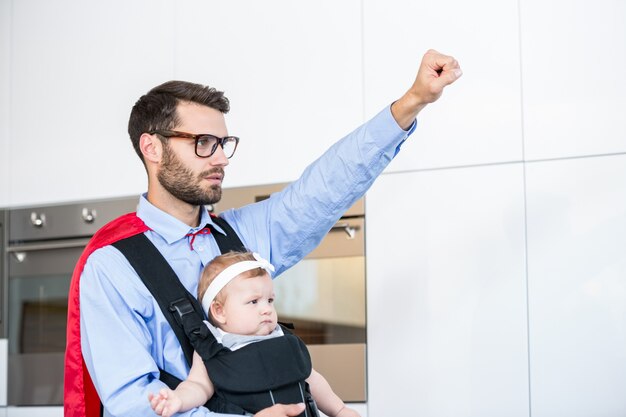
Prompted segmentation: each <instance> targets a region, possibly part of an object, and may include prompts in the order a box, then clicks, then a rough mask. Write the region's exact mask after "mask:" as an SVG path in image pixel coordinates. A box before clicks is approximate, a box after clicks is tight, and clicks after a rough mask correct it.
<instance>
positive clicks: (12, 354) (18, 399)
mask: <svg viewBox="0 0 626 417" xmlns="http://www.w3.org/2000/svg"><path fill="white" fill-rule="evenodd" d="M86 243H87V240H85V239H76V240H67V241H60V242H54V243H38V244H25V245H19V246H13V247H11V246H9V249H8V252H9V256H8V276H9V285H8V315H7V317H8V323H7V324H8V335H9V337H8V340H9V346H8V351H9V364H8V380H9V381H10V384H8V404H9V405H62V404H63V357H64V352H65V339H66V329H67V325H66V322H67V298H68V292H69V285H70V280H71V275H72V269H73V267H74V265H76V262H77V260H78V258H79V256H80V254H81V252H82V250H83V249H84V247H85V245H86Z"/></svg>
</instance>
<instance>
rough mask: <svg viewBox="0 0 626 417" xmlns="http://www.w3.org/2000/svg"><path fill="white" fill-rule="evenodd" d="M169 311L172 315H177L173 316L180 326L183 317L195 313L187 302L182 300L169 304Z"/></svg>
mask: <svg viewBox="0 0 626 417" xmlns="http://www.w3.org/2000/svg"><path fill="white" fill-rule="evenodd" d="M170 311H171V312H172V313H178V314H177V315H176V314H174V317H176V321H178V322H179V323H180V324H182V321H183V317H185V316H186V315H187V314H190V313H194V312H195V310H194V309H193V306H192V305H191V303H190V302H189V300H187V299H184V298H180V299H178V300H176V301H172V302H171V303H170Z"/></svg>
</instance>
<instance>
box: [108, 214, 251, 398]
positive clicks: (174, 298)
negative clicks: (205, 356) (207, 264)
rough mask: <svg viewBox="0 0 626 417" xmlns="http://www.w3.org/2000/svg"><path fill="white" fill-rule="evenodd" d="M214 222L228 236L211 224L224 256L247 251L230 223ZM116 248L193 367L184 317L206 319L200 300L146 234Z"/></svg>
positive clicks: (224, 221)
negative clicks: (159, 312) (135, 275)
mask: <svg viewBox="0 0 626 417" xmlns="http://www.w3.org/2000/svg"><path fill="white" fill-rule="evenodd" d="M213 222H214V223H215V224H217V225H218V226H220V227H221V228H222V230H224V232H225V233H226V234H225V235H224V234H222V233H220V232H217V231H216V230H215V228H214V227H213V226H211V225H209V228H210V229H211V233H212V234H213V237H214V238H215V240H216V242H217V245H218V246H219V248H220V251H221V252H222V253H226V252H229V251H239V252H241V251H244V250H245V247H244V245H243V243H242V242H241V239H239V236H237V234H236V233H235V231H234V230H233V228H232V227H231V226H230V225H229V224H228V222H226V220H224V219H222V218H221V217H213ZM113 246H115V247H116V248H117V249H118V250H119V251H120V252H121V253H122V254H123V255H124V256H125V257H126V259H127V260H128V262H129V263H130V265H131V266H132V267H133V268H134V269H135V272H137V275H138V276H139V277H140V278H141V280H142V282H143V283H144V285H145V286H146V288H148V290H149V291H150V293H151V294H152V295H153V297H154V298H155V300H156V301H157V303H158V304H159V307H160V308H161V311H162V312H163V315H164V316H165V318H166V319H167V321H168V323H169V324H170V327H171V328H172V330H173V331H174V333H175V334H176V337H177V338H178V340H179V342H180V345H181V348H182V350H183V353H184V354H185V359H186V360H187V363H188V364H189V366H191V363H192V358H193V350H194V349H193V347H192V345H191V343H190V342H189V339H188V338H187V336H186V334H185V331H184V329H183V327H182V323H181V321H180V318H181V317H182V316H184V315H188V313H192V312H195V314H192V316H195V317H197V318H198V320H200V322H201V321H202V319H203V318H204V313H203V311H202V306H201V305H200V303H199V302H198V300H197V299H196V297H194V296H193V295H191V294H190V293H189V291H187V289H186V288H185V287H184V286H183V285H182V284H181V282H180V280H179V279H178V276H177V275H176V273H175V272H174V270H173V269H172V267H171V266H170V264H169V263H168V262H167V261H166V260H165V258H164V257H163V255H161V252H159V250H158V249H157V248H156V247H155V246H154V244H152V242H150V240H149V239H148V238H147V237H146V235H145V234H143V233H140V234H138V235H135V236H131V237H129V238H126V239H122V240H120V241H117V242H115V243H114V244H113ZM161 373H162V378H161V379H162V380H163V382H165V383H166V384H167V385H168V386H170V387H171V385H170V383H169V382H168V379H169V378H170V377H171V378H174V379H175V380H176V381H174V380H172V381H171V383H173V384H175V385H176V384H177V382H180V381H178V379H177V378H176V377H174V376H171V375H169V374H168V373H167V372H165V371H163V370H161ZM175 385H174V386H175Z"/></svg>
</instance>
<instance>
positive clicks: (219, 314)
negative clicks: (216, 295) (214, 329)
mask: <svg viewBox="0 0 626 417" xmlns="http://www.w3.org/2000/svg"><path fill="white" fill-rule="evenodd" d="M211 316H212V317H213V319H214V320H215V321H216V322H217V323H219V324H226V314H225V313H224V306H223V305H222V303H220V302H219V301H213V303H211Z"/></svg>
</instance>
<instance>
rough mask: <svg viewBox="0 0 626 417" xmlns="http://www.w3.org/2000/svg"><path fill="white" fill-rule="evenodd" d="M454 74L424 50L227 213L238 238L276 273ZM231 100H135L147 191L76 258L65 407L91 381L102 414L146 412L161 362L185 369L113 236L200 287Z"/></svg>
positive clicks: (357, 188)
mask: <svg viewBox="0 0 626 417" xmlns="http://www.w3.org/2000/svg"><path fill="white" fill-rule="evenodd" d="M460 76H461V70H460V68H459V65H458V63H457V61H456V60H455V59H454V58H452V57H449V56H445V55H442V54H440V53H438V52H436V51H433V50H430V51H428V52H427V53H426V54H425V55H424V57H423V59H422V62H421V64H420V68H419V70H418V73H417V77H416V79H415V82H414V83H413V85H412V86H411V88H410V89H409V90H408V91H407V92H406V93H405V94H404V95H403V96H402V97H401V98H400V99H399V100H397V101H396V102H394V103H393V104H392V105H391V106H390V107H387V108H385V109H384V110H383V111H381V112H380V113H379V114H378V115H377V116H375V117H374V118H373V119H372V120H370V121H369V122H367V123H366V124H364V125H363V126H361V127H359V128H358V129H356V130H355V131H354V132H352V133H351V134H349V135H348V136H346V137H345V138H344V139H342V140H341V141H339V142H337V143H336V144H335V145H333V146H332V147H331V148H330V149H329V150H328V151H327V152H326V153H325V154H324V155H323V156H322V157H321V158H319V159H318V160H317V161H315V162H314V163H313V164H311V165H310V166H309V167H308V168H307V169H306V170H305V172H304V173H303V175H302V177H301V178H300V179H298V180H297V181H295V182H294V183H292V184H290V185H289V186H288V187H286V188H285V189H284V190H283V191H281V192H280V193H276V194H274V195H272V196H271V197H270V198H269V199H267V200H264V201H262V202H259V203H256V204H252V205H250V206H246V207H243V208H241V209H235V210H229V211H227V212H225V213H223V214H222V217H223V218H224V219H225V220H226V221H227V222H228V224H230V226H232V228H233V229H234V231H235V232H236V234H237V235H238V236H239V238H240V239H241V241H242V242H243V244H244V246H245V247H247V248H249V249H250V250H253V251H255V252H258V253H259V254H260V255H261V256H262V257H263V258H265V259H268V260H269V261H270V262H271V263H272V264H273V265H274V266H275V267H276V275H278V274H280V273H281V272H283V271H284V270H286V269H287V268H289V267H291V266H292V265H294V264H295V263H296V262H298V261H299V260H301V259H302V258H303V257H304V256H305V255H306V254H308V253H309V252H310V251H311V250H312V249H313V248H315V247H316V246H317V244H318V243H319V242H320V241H321V239H322V238H323V237H324V235H325V234H326V233H327V232H328V230H329V229H330V228H331V227H332V225H333V224H335V222H336V221H337V220H338V219H339V217H341V215H342V213H343V212H344V211H345V210H346V209H347V208H349V207H350V206H351V205H352V204H353V203H354V202H355V201H356V200H357V199H359V198H360V197H361V196H362V195H363V194H364V193H365V192H366V190H367V189H368V188H369V187H370V185H371V184H372V183H373V181H374V179H375V178H376V177H377V176H378V175H379V174H380V173H381V172H382V171H383V169H384V168H385V167H386V166H387V165H388V163H389V162H390V161H391V160H392V159H393V157H394V156H395V155H396V153H397V152H398V150H399V148H400V146H401V145H402V143H403V142H404V140H405V139H406V138H407V137H408V136H409V135H410V133H412V131H413V130H414V127H415V118H416V116H417V114H418V113H419V112H420V111H421V110H422V109H423V108H424V107H425V106H426V105H427V104H428V103H432V102H434V101H435V100H437V99H438V98H439V97H440V96H441V94H442V91H443V88H444V87H445V86H446V85H448V84H451V83H452V82H454V81H455V80H456V79H458V77H460ZM228 110H229V103H228V100H227V99H226V98H225V97H224V96H223V94H222V93H221V92H219V91H216V90H214V89H210V88H207V87H204V86H201V85H197V84H191V83H186V82H180V81H172V82H168V83H165V84H163V85H161V86H158V87H155V88H154V89H152V90H151V91H150V92H148V94H146V95H144V96H142V97H141V98H140V99H139V100H138V101H137V103H136V104H135V106H134V107H133V110H132V112H131V116H130V121H129V134H130V137H131V140H132V142H133V146H134V148H135V150H136V152H137V154H138V155H139V157H140V158H141V159H142V161H143V163H144V165H145V168H146V172H147V174H148V192H147V193H146V194H145V195H143V196H141V198H140V200H139V206H138V210H137V213H136V215H134V214H132V215H131V216H130V217H128V216H125V217H123V218H122V219H120V220H118V221H114V222H113V226H111V227H107V226H105V228H103V231H102V233H100V232H99V234H97V235H96V236H95V237H94V240H93V241H92V243H90V246H88V249H87V250H86V252H85V254H84V256H83V257H82V258H81V260H80V261H79V265H78V266H77V271H76V272H75V275H74V277H73V280H72V288H71V290H70V291H71V293H70V314H69V315H70V317H69V321H68V349H67V352H66V367H67V369H66V383H65V385H66V400H65V415H66V417H79V416H80V417H82V416H85V415H91V411H93V410H95V409H93V408H92V407H93V400H94V397H93V395H92V394H87V395H86V396H82V394H81V390H83V389H85V391H88V390H89V387H90V386H91V382H93V386H95V388H96V390H97V397H95V399H96V400H98V397H99V400H100V401H102V404H103V406H104V415H105V416H152V415H153V411H152V409H151V407H150V404H149V402H148V400H147V397H148V393H150V392H158V391H159V389H160V388H162V387H163V386H164V385H163V383H162V382H161V381H159V375H160V370H163V371H165V372H167V373H170V374H172V375H174V376H176V377H178V378H180V379H184V377H185V376H186V375H187V373H188V372H189V368H188V366H187V364H186V362H185V358H184V355H183V352H182V350H181V347H180V344H179V342H178V340H177V339H176V336H175V335H174V333H173V331H172V330H171V327H170V326H169V324H168V323H167V321H166V319H165V317H164V316H163V313H162V312H161V310H160V308H159V306H158V304H157V302H156V301H155V300H154V298H153V297H152V295H151V294H150V292H149V291H148V290H147V288H146V287H145V286H144V285H143V283H142V282H141V280H140V279H139V278H138V276H137V273H136V272H135V270H134V269H133V268H132V267H131V266H130V264H129V263H128V261H127V260H126V258H125V257H124V255H122V254H121V253H120V252H119V251H118V250H117V249H116V248H115V247H113V246H111V243H113V242H115V241H116V240H117V239H120V238H121V237H124V236H128V235H131V234H133V233H144V234H145V235H146V236H147V237H148V239H149V240H150V241H151V242H152V243H153V244H154V246H156V248H157V249H158V250H159V252H160V253H161V254H162V255H163V257H164V258H165V259H166V260H167V262H168V263H169V264H170V266H171V267H172V269H173V270H174V271H175V272H176V275H177V276H178V278H179V280H180V281H181V283H182V284H183V285H184V286H185V288H186V289H187V290H188V291H189V292H190V293H191V294H196V288H197V283H198V278H199V276H200V273H201V271H202V268H203V267H204V265H206V264H207V263H208V262H209V261H210V260H211V259H213V257H215V256H216V255H218V254H219V253H220V251H219V248H218V246H217V244H216V241H215V238H214V236H213V235H212V234H211V233H208V232H207V231H206V230H207V229H205V226H206V225H211V226H212V227H213V230H214V231H215V232H214V233H223V232H224V230H223V229H221V228H220V227H219V226H217V225H215V222H214V221H213V219H212V218H211V216H209V213H208V212H207V210H206V209H205V208H204V205H206V204H211V203H215V202H217V201H219V199H220V197H221V186H222V181H223V179H224V169H225V167H226V166H227V165H228V159H229V158H230V157H231V156H232V155H233V153H234V151H235V149H236V146H237V144H238V138H236V137H233V136H229V133H228V130H227V128H226V124H225V120H224V113H226V112H228ZM105 229H106V230H105ZM94 242H95V243H94ZM83 360H84V364H85V366H86V370H87V371H88V373H87V372H84V370H83V368H82V366H83ZM85 398H87V399H85ZM98 407H99V405H98ZM302 409H303V406H302V405H298V404H292V405H275V406H273V407H270V408H267V409H265V410H263V411H261V412H259V413H257V416H258V417H283V416H296V415H298V414H300V413H301V412H302ZM85 410H87V412H86V411H85ZM90 410H91V411H90ZM98 411H99V410H98ZM94 412H95V411H94ZM209 414H212V415H216V414H213V413H210V412H209V411H207V410H206V409H205V408H202V407H201V408H198V409H194V410H191V411H189V412H187V413H184V414H182V415H184V416H206V415H209Z"/></svg>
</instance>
